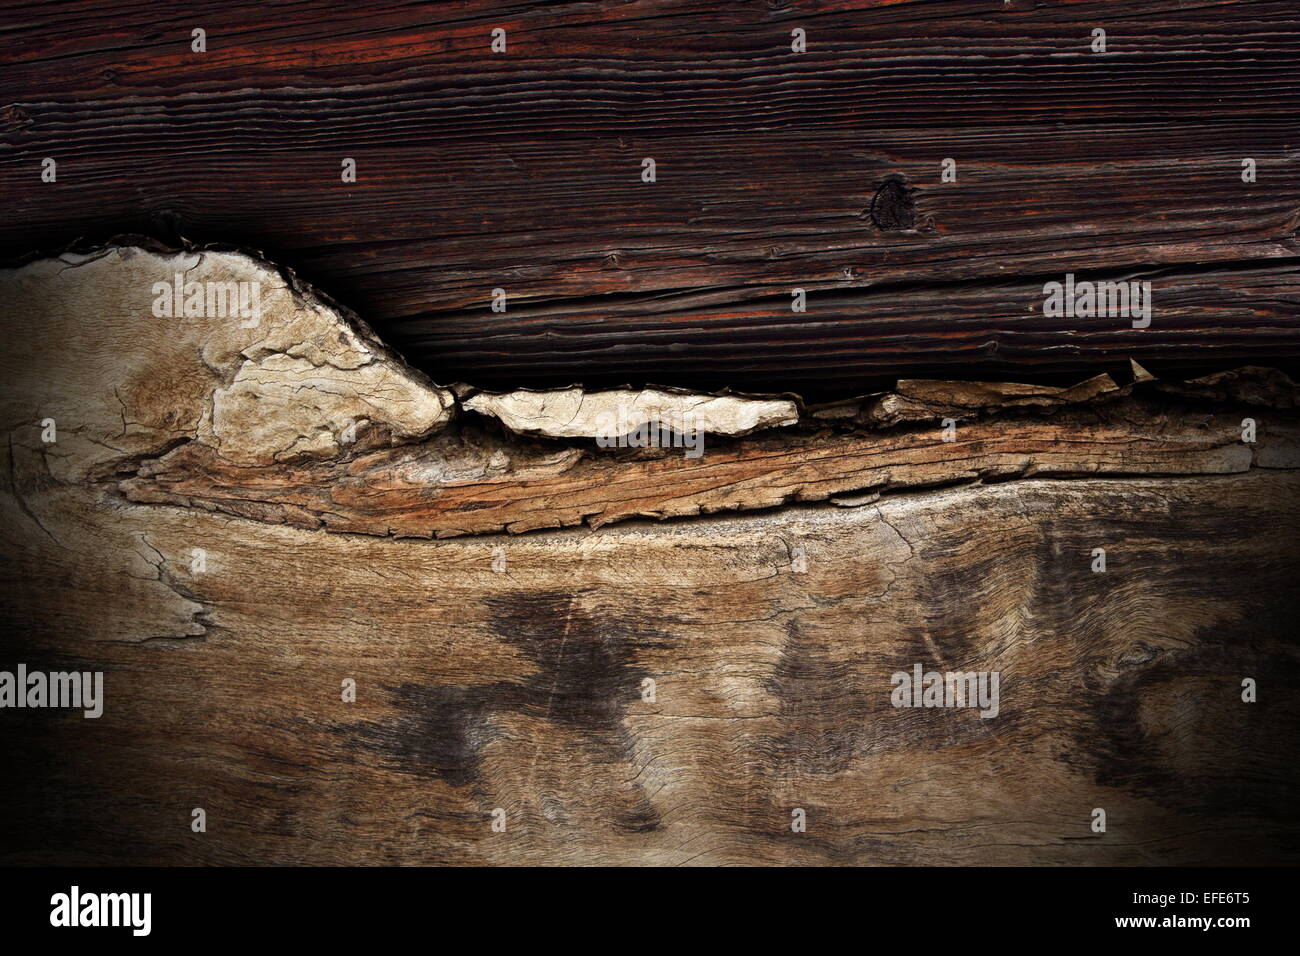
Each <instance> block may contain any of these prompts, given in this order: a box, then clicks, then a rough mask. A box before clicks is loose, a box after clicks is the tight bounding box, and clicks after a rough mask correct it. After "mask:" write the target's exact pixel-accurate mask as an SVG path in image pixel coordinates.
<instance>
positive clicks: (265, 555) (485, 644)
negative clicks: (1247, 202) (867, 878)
mask: <svg viewBox="0 0 1300 956" xmlns="http://www.w3.org/2000/svg"><path fill="white" fill-rule="evenodd" d="M186 261H187V262H190V261H191V259H187V260H186ZM173 264H174V259H173V257H172V256H171V255H169V254H163V253H159V252H155V251H149V250H144V249H136V250H110V251H106V252H105V253H104V254H103V255H98V256H92V257H89V258H85V259H76V260H67V261H63V262H42V263H35V264H33V265H30V266H28V267H26V268H24V269H22V270H20V271H18V272H10V273H6V274H3V275H0V291H2V292H3V296H4V301H5V302H6V303H7V304H8V306H9V308H10V309H11V310H12V312H11V314H15V315H21V316H23V317H24V322H23V323H22V324H21V325H14V324H13V323H12V322H11V324H10V327H9V328H10V332H11V342H12V343H13V345H14V348H12V349H10V350H7V351H6V352H5V353H4V354H3V356H2V357H0V370H2V371H3V379H2V383H3V384H0V414H2V415H3V419H2V420H3V424H4V426H5V428H6V431H7V433H8V435H9V440H8V442H7V443H5V445H4V446H3V448H0V452H2V453H3V454H4V456H5V462H4V467H3V468H0V487H2V488H3V494H2V495H0V554H2V555H3V557H0V591H2V593H3V594H4V595H5V606H4V614H3V616H0V625H2V626H3V645H2V646H3V647H4V649H5V654H6V656H7V657H11V658H14V659H19V658H21V659H26V660H50V661H58V662H60V663H61V664H62V665H64V666H74V665H76V666H83V667H86V668H98V669H103V670H105V671H106V672H107V679H106V686H107V688H108V701H107V706H106V709H105V715H104V717H103V718H101V719H100V720H98V721H80V720H77V721H74V720H68V719H65V718H62V717H59V716H58V715H51V714H49V713H48V712H32V711H25V712H21V713H15V712H9V713H6V714H4V715H3V717H4V720H5V722H6V723H5V726H4V730H5V732H6V743H7V744H10V745H11V746H12V753H13V754H14V756H15V759H16V760H18V761H19V763H20V764H22V765H23V766H25V767H27V768H28V769H29V771H33V770H34V771H38V772H28V773H26V774H22V775H18V776H16V777H14V778H13V779H11V780H10V781H9V782H8V783H7V785H6V786H5V787H4V788H0V816H2V817H3V818H4V819H22V820H24V821H27V825H26V826H25V827H24V828H22V830H21V831H20V832H17V833H12V834H10V837H11V839H10V840H9V842H8V843H7V844H6V846H5V848H4V850H3V859H4V860H5V861H6V862H32V861H37V860H39V861H42V862H65V863H72V862H80V863H84V862H95V863H101V862H102V863H110V862H155V863H265V862H303V863H308V862H310V863H338V862H356V863H412V862H429V863H498V864H511V863H514V864H520V863H601V862H603V863H652V864H675V865H683V864H700V863H810V864H817V863H830V864H845V863H856V864H891V863H911V864H917V863H1003V864H1019V863H1025V864H1031V863H1032V864H1059V863H1106V864H1121V865H1131V864H1144V863H1172V864H1179V863H1207V862H1209V863H1224V862H1289V863H1294V862H1296V861H1297V860H1300V818H1297V815H1296V809H1295V807H1296V803H1295V800H1294V796H1295V792H1296V774H1295V769H1294V762H1293V761H1292V759H1291V757H1290V755H1291V752H1292V749H1293V744H1294V740H1295V738H1296V731H1297V730H1298V729H1300V702H1298V701H1297V699H1296V697H1295V695H1294V694H1290V693H1288V692H1287V691H1286V687H1287V686H1289V685H1288V681H1290V680H1291V679H1292V678H1293V677H1294V675H1295V674H1296V673H1297V672H1300V660H1298V657H1297V647H1296V639H1295V628H1294V622H1295V620H1296V616H1297V612H1300V606H1298V604H1297V598H1296V593H1297V592H1296V590H1295V588H1294V582H1295V580H1296V578H1297V575H1298V574H1300V553H1298V551H1297V548H1296V545H1295V542H1296V541H1297V540H1298V539H1300V497H1298V496H1297V492H1300V467H1298V466H1300V460H1298V459H1297V452H1296V448H1297V426H1298V425H1300V422H1298V421H1297V412H1296V400H1295V399H1296V395H1295V390H1294V386H1293V385H1292V384H1291V383H1290V381H1289V380H1288V379H1286V378H1285V377H1281V376H1277V375H1273V374H1270V373H1268V372H1265V371H1259V370H1255V371H1249V370H1248V371H1244V372H1234V373H1228V374H1222V375H1218V376H1214V377H1212V378H1209V379H1206V380H1204V381H1200V382H1196V383H1191V384H1182V383H1176V382H1166V381H1164V380H1155V381H1152V380H1149V376H1136V378H1137V379H1141V381H1135V382H1134V383H1129V384H1119V383H1116V382H1115V381H1113V380H1108V381H1102V380H1093V381H1092V382H1089V383H1084V384H1082V385H1080V386H1078V387H1077V388H1076V389H1073V390H1069V391H1061V390H1052V389H1046V390H1045V389H1042V388H1039V387H1036V386H1035V387H1029V388H1025V387H1019V386H1015V385H1007V386H998V385H987V384H985V385H979V386H973V385H969V384H962V383H944V382H930V383H916V382H913V383H900V385H899V387H898V389H897V390H896V391H891V392H890V393H888V394H879V395H869V396H864V397H862V398H860V399H855V400H853V401H845V402H840V403H836V404H835V405H834V406H818V407H812V408H801V409H800V410H799V411H800V415H799V421H798V422H796V423H794V424H790V425H782V426H780V427H775V428H771V429H764V430H760V431H757V432H755V433H753V434H750V435H746V436H741V437H734V438H722V437H718V438H717V440H716V442H711V443H710V444H709V445H708V446H707V448H706V453H705V455H704V456H703V457H702V458H701V459H699V460H698V461H694V462H692V461H688V460H685V459H683V457H682V456H681V454H680V451H673V450H664V449H661V450H632V449H628V450H616V449H600V448H599V447H597V446H596V445H595V443H594V442H591V441H589V440H584V439H570V438H564V439H549V438H539V437H532V438H530V437H524V436H520V435H517V434H515V433H514V432H513V431H512V430H510V429H507V428H505V427H504V426H503V425H502V424H501V423H499V422H497V421H496V420H494V419H491V418H487V417H484V416H481V415H477V414H476V413H473V412H469V411H467V410H466V409H465V408H464V399H463V398H460V397H458V396H471V395H472V394H473V390H472V389H466V388H463V387H460V386H457V387H449V388H446V389H442V388H439V387H437V386H434V385H432V384H431V383H429V382H428V381H427V380H425V379H423V377H422V376H419V375H418V374H416V373H413V372H411V371H410V370H409V369H407V368H406V367H405V366H404V365H403V364H402V363H401V362H400V360H399V359H397V357H396V356H394V355H392V354H391V353H389V352H388V351H387V350H385V349H383V347H382V345H380V344H379V343H378V342H376V341H374V340H373V339H372V338H370V337H369V336H368V334H367V333H366V332H365V330H364V328H363V327H361V326H360V325H359V324H357V322H356V321H355V320H354V319H353V318H352V317H351V316H349V315H347V314H346V313H344V312H342V311H341V310H338V309H336V308H334V307H333V306H331V305H330V304H329V303H328V302H327V301H325V300H323V299H321V298H320V297H318V296H316V295H315V294H314V293H312V292H311V290H310V289H307V288H305V287H301V286H295V285H293V284H292V283H291V282H290V280H288V279H286V278H284V277H283V276H282V275H281V273H280V272H279V271H278V270H274V269H271V268H270V267H267V266H265V264H262V263H258V262H255V261H254V260H251V259H248V258H246V257H242V256H237V255H232V254H216V253H208V254H206V255H204V256H203V257H201V261H194V262H193V263H192V269H193V270H204V269H207V270H212V271H211V273H210V274H211V275H213V276H219V277H223V278H230V277H232V276H233V277H236V278H237V277H239V276H240V275H252V274H254V271H255V270H256V274H257V275H261V276H263V277H264V278H265V280H266V281H267V282H268V283H270V286H269V287H268V288H266V289H264V291H263V295H264V297H265V301H267V302H269V303H271V307H269V308H268V309H267V310H266V314H265V315H264V317H263V323H262V326H261V327H259V328H258V329H252V330H248V329H241V330H238V331H236V330H234V329H231V328H230V327H229V326H230V324H229V323H225V324H222V323H205V322H198V323H195V324H193V325H188V326H187V325H186V324H185V323H186V322H188V321H189V320H166V321H160V320H159V319H157V318H156V317H154V316H152V315H151V314H150V311H149V302H150V301H151V297H150V296H149V288H150V283H151V282H152V281H153V280H154V278H155V275H156V274H157V273H159V272H165V271H166V270H170V269H172V268H173ZM232 270H234V271H232ZM240 270H248V271H247V272H246V273H245V272H243V271H240ZM194 274H195V275H200V274H203V275H207V274H209V273H203V272H199V271H195V272H194ZM303 362H306V365H303V364H302V363H303ZM241 382H242V383H246V387H247V391H245V392H241V391H239V390H238V389H237V388H236V389H235V392H234V394H235V395H243V396H245V397H246V398H247V400H246V401H245V400H244V399H242V398H241V399H240V400H239V401H229V400H228V399H229V397H230V396H231V390H232V388H235V386H236V385H237V383H241ZM254 394H256V395H258V396H259V398H257V399H256V400H254V399H253V398H251V396H252V395H254ZM222 403H226V404H225V405H224V411H220V412H218V409H219V408H221V406H222ZM254 409H257V410H256V411H255V410H254ZM46 417H53V418H55V419H56V420H57V424H58V440H57V442H55V443H53V444H47V443H45V442H43V441H42V440H41V431H42V428H41V424H40V423H41V421H42V420H43V419H44V418H46ZM946 418H951V419H955V420H956V440H954V441H944V440H943V420H944V419H946ZM1245 418H1251V419H1253V420H1254V421H1255V422H1256V424H1257V427H1258V435H1257V438H1258V440H1257V441H1256V442H1255V443H1246V442H1243V441H1242V432H1241V429H1242V424H1243V419H1245ZM352 425H356V427H355V428H354V429H352V433H351V434H350V435H348V434H345V433H347V432H348V429H349V426H352ZM877 496H878V497H877ZM833 503H838V504H839V505H842V506H843V507H835V506H833ZM706 512H717V513H716V514H712V515H708V516H705V515H704V513H706ZM644 515H654V516H656V517H662V516H672V517H674V518H677V519H680V520H668V521H637V520H626V521H624V522H623V523H622V524H618V525H614V526H612V527H603V526H602V525H606V524H608V523H609V522H612V521H615V520H618V519H632V518H635V517H636V516H644ZM577 522H586V524H587V525H588V526H587V527H581V528H578V527H573V528H569V529H567V530H542V529H556V528H558V527H559V526H561V525H566V524H575V523H577ZM501 529H508V530H513V531H522V530H527V529H538V530H534V531H532V533H528V534H517V535H507V534H502V533H499V532H500V531H501ZM356 531H364V532H367V533H364V534H357V533H340V532H356ZM407 534H410V535H413V536H425V537H426V540H421V539H420V538H419V537H410V538H406V537H394V536H395V535H407ZM446 534H459V535H462V537H459V538H457V539H455V540H427V536H429V535H446ZM1096 548H1104V549H1105V550H1106V552H1107V555H1108V570H1107V572H1106V573H1104V574H1097V573H1094V571H1093V570H1092V567H1091V565H1092V561H1093V552H1094V549H1096ZM195 549H202V551H203V552H204V554H205V555H206V565H205V568H204V570H202V571H201V572H200V571H195V570H194V565H193V552H194V550H195ZM914 663H921V664H923V665H924V666H925V667H927V668H929V667H933V668H935V669H938V670H947V669H962V670H997V671H999V672H1000V673H1001V674H1002V675H1003V690H1002V704H1001V713H1000V716H999V717H998V718H997V719H995V720H982V719H980V718H979V717H978V715H976V714H975V713H973V712H969V711H965V712H954V711H944V710H909V709H896V708H894V707H892V706H891V704H890V691H891V689H892V688H891V684H890V675H891V674H892V673H893V672H895V671H898V670H903V669H906V668H909V667H911V666H912V664H914ZM1243 677H1254V678H1256V679H1258V680H1259V682H1260V687H1261V695H1260V700H1259V702H1258V703H1257V704H1254V705H1246V704H1243V703H1242V702H1241V699H1240V689H1241V680H1242V678H1243ZM347 678H350V679H353V680H355V681H356V682H357V687H358V697H357V701H356V702H355V703H344V702H342V701H341V700H340V684H341V682H342V681H343V680H344V679H347ZM647 680H652V681H654V688H655V693H654V695H653V699H647V698H646V697H645V689H646V683H645V682H646V681H647ZM51 794H57V795H58V796H57V799H51ZM194 806H203V807H205V808H206V810H207V812H208V820H209V831H208V833H206V834H204V835H202V836H200V835H196V834H193V833H191V831H190V829H189V821H190V816H189V814H190V810H191V808H192V807H194ZM1095 807H1104V808H1106V810H1107V815H1108V830H1107V832H1106V833H1105V834H1098V833H1094V832H1092V831H1091V829H1090V826H1089V824H1090V821H1091V816H1090V814H1091V811H1092V810H1093V808H1095ZM497 808H501V809H502V810H504V811H505V818H506V820H507V829H506V832H504V833H498V832H494V831H493V830H492V828H491V824H492V813H493V811H494V810H496V809H497ZM796 808H800V809H803V810H805V811H806V814H807V819H808V830H807V832H806V833H794V832H792V831H791V827H790V822H791V812H792V810H794V809H796ZM72 834H75V839H74V838H72Z"/></svg>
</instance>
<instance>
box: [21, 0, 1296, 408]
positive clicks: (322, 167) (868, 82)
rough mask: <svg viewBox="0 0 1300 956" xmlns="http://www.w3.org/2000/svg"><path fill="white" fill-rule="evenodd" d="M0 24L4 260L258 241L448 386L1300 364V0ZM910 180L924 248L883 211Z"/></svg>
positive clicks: (169, 17)
mask: <svg viewBox="0 0 1300 956" xmlns="http://www.w3.org/2000/svg"><path fill="white" fill-rule="evenodd" d="M0 11H2V12H3V15H4V19H5V22H6V25H7V30H6V31H5V33H4V40H3V43H4V53H5V58H6V68H5V70H4V71H3V72H2V73H0V107H2V108H3V113H2V114H0V150H2V151H0V189H2V190H3V194H4V199H5V207H6V212H7V213H8V215H7V216H6V218H5V221H4V223H3V225H2V226H0V252H3V254H5V255H9V256H19V255H22V254H24V253H26V252H29V251H31V250H32V249H33V248H49V247H51V246H57V245H61V244H63V243H66V242H68V241H70V240H73V239H75V238H77V237H79V236H89V237H91V238H104V237H106V236H107V235H109V234H111V233H116V232H120V231H123V230H133V231H137V232H141V233H149V234H154V235H157V236H161V237H163V238H167V239H174V238H175V237H176V236H177V235H178V234H185V235H187V236H189V237H191V238H193V239H198V240H212V239H220V240H227V241H233V242H239V243H243V244H246V245H250V246H253V247H256V248H263V249H266V250H268V251H269V252H270V253H272V254H273V257H274V258H275V259H276V260H277V261H280V262H282V263H284V264H286V265H291V266H293V267H294V268H296V269H297V270H298V271H299V272H300V273H301V274H303V275H304V276H306V277H308V278H309V279H312V280H313V281H314V282H315V283H316V284H317V285H319V286H321V287H322V288H325V289H327V290H329V291H331V292H332V293H333V294H334V295H335V296H336V297H338V298H340V299H341V300H343V301H344V302H346V303H347V304H348V305H350V306H352V307H353V308H355V309H357V310H358V311H359V312H361V313H362V314H364V315H366V316H367V318H368V320H369V321H371V322H372V324H374V325H375V327H376V328H377V329H378V330H379V331H380V333H381V334H382V335H383V336H384V338H385V340H386V341H388V342H389V343H390V344H391V345H392V346H394V347H395V348H397V349H399V350H400V351H401V352H403V354H405V355H406V356H407V357H408V358H410V359H411V360H412V361H413V362H414V363H415V364H417V365H418V366H419V367H421V368H422V369H424V370H425V371H427V372H429V373H430V374H431V375H432V376H433V377H434V379H435V380H437V381H440V382H451V381H469V382H473V383H475V384H476V385H478V386H480V387H492V388H498V389H506V388H515V387H519V386H555V385H566V384H569V383H571V382H574V381H580V382H583V383H585V384H586V385H588V386H597V385H599V386H606V385H617V384H622V383H624V382H630V383H632V384H636V385H642V384H645V383H658V384H666V385H675V386H684V387H688V388H696V389H700V388H705V389H712V388H718V387H722V386H730V387H733V388H740V389H750V390H762V391H781V390H785V389H794V390H797V391H801V392H802V393H804V394H806V395H815V394H819V393H829V392H831V391H836V392H838V393H839V394H844V393H845V392H846V391H848V390H851V389H853V388H860V387H864V386H865V385H866V384H868V383H870V384H877V383H879V382H880V381H881V380H883V379H885V378H889V377H892V376H895V375H898V374H908V375H916V374H934V373H936V372H938V373H942V374H944V375H951V374H953V372H954V369H955V368H958V367H959V368H960V369H961V374H963V375H969V374H982V375H984V376H985V377H988V376H994V375H1007V374H1008V373H1013V372H1014V373H1019V375H1020V376H1021V377H1023V375H1024V374H1027V373H1035V374H1044V375H1046V374H1052V375H1059V374H1064V373H1067V372H1069V373H1071V374H1073V373H1075V372H1077V371H1081V370H1084V369H1087V368H1089V367H1095V366H1101V367H1107V368H1110V367H1122V366H1123V364H1124V363H1125V362H1126V360H1127V359H1128V358H1129V357H1136V358H1138V359H1139V360H1140V361H1143V362H1144V363H1146V364H1148V365H1150V366H1151V367H1153V368H1155V369H1156V370H1158V371H1169V372H1172V371H1177V370H1182V369H1190V368H1203V367H1222V366H1223V364H1224V363H1229V364H1240V363H1241V362H1243V361H1254V362H1257V363H1259V362H1264V361H1267V362H1271V363H1277V362H1281V361H1290V362H1294V361H1295V360H1297V359H1300V347H1298V343H1300V334H1297V333H1298V329H1297V321H1296V312H1297V310H1296V303H1297V284H1296V276H1297V273H1296V258H1297V257H1296V225H1297V214H1298V212H1300V207H1298V206H1297V203H1296V196H1297V186H1298V185H1300V178H1298V177H1300V173H1298V172H1297V152H1296V149H1297V138H1296V132H1297V115H1296V109H1295V103H1296V102H1297V94H1298V93H1300V70H1297V67H1296V63H1297V54H1298V53H1300V16H1297V13H1296V10H1295V7H1294V5H1293V4H1290V3H1285V2H1256V0H1251V2H1240V3H1235V2H1228V3H1214V4H1194V5H1192V4H1185V3H1179V2H1170V0H1144V2H1140V3H1105V2H1079V3H1069V4H1041V5H1039V4H1035V5H1029V4H1027V3H1024V2H1022V0H1015V2H1013V3H1010V4H1006V3H1003V2H1001V0H989V2H979V3H969V2H962V3H955V2H954V3H943V2H940V3H920V2H902V3H839V4H816V5H813V4H801V3H783V2H769V3H738V4H728V5H726V6H725V8H723V9H718V7H717V5H716V4H703V3H691V2H673V3H665V2H635V3H617V4H615V3H597V4H588V3H581V4H578V3H562V4H545V5H543V4H522V5H516V6H514V7H511V8H508V9H504V10H503V9H502V8H500V7H497V6H494V5H491V4H486V3H460V4H445V5H431V6H421V5H411V6H405V7H402V8H400V9H398V10H394V11H376V10H372V9H368V8H366V9H363V8H360V7H346V6H341V5H337V4H330V3H324V2H303V3H290V4H282V5H277V6H275V7H274V8H270V7H267V6H265V5H261V4H249V3H224V4H220V5H216V4H213V5H199V6H198V7H197V8H196V7H194V6H193V5H189V4H185V5H182V4H179V3H176V4H169V3H163V4H155V3H150V4H145V3H125V4H123V3H111V4H110V3H107V2H83V3H76V4H66V5H56V6H54V7H51V6H49V5H46V4H40V5H32V4H22V3H13V2H6V3H5V4H4V5H2V6H0ZM195 26H202V27H203V28H204V29H206V30H207V31H208V36H209V43H208V50H207V52H206V53H202V54H197V53H192V52H191V51H190V47H189V42H190V41H189V37H190V30H191V29H192V28H194V27H195ZM494 26H501V27H503V28H505V29H506V30H507V34H508V38H509V39H508V50H507V53H505V54H499V55H494V54H492V53H491V52H490V50H489V42H490V39H489V31H490V30H491V29H492V28H493V27H494ZM796 26H801V27H803V28H805V29H806V30H807V31H808V40H809V45H808V52H807V53H804V54H794V53H792V52H791V51H790V31H791V29H793V28H794V27H796ZM1098 26H1101V27H1103V28H1104V29H1106V30H1107V36H1108V47H1107V52H1106V53H1105V54H1094V53H1092V52H1091V51H1090V50H1089V46H1088V44H1089V40H1090V35H1091V31H1092V29H1093V28H1094V27H1098ZM45 156H54V157H56V158H57V159H58V161H59V164H60V165H59V171H60V172H59V180H58V182H56V183H53V184H43V183H41V182H40V179H39V173H40V161H41V159H42V158H43V157H45ZM345 156H347V157H352V158H355V159H356V160H357V163H358V170H359V178H358V181H357V182H356V183H355V184H344V183H342V182H340V178H339V172H340V162H341V159H342V158H343V157H345ZM647 156H651V157H654V158H655V160H656V162H657V164H658V181H657V182H655V183H653V184H646V183H643V182H641V179H640V172H641V160H642V159H643V158H644V157H647ZM948 157H951V158H953V159H955V160H956V161H957V164H958V180H957V182H955V183H942V182H940V163H941V161H942V160H943V159H945V158H948ZM1244 157H1250V158H1253V159H1255V160H1256V162H1257V164H1258V180H1257V181H1256V182H1255V183H1251V184H1246V183H1243V182H1242V181H1241V176H1240V173H1241V160H1242V159H1243V158H1244ZM891 177H902V179H903V180H904V181H905V182H906V183H907V184H908V187H909V189H910V190H912V191H911V194H910V195H911V201H912V203H913V204H914V211H913V213H912V214H911V215H912V216H913V218H914V221H913V225H912V227H911V228H884V229H882V228H879V227H878V226H877V224H876V223H875V222H873V220H872V217H871V216H870V213H869V210H870V208H871V205H872V200H873V196H874V195H875V194H876V191H877V189H878V188H880V186H881V185H882V184H883V183H885V182H886V181H887V180H888V179H890V178H891ZM1067 271H1070V272H1076V273H1078V274H1080V275H1100V276H1110V277H1118V276H1134V277H1145V278H1149V279H1150V280H1151V281H1152V282H1153V285H1154V289H1155V297H1156V315H1155V318H1154V321H1153V324H1152V327H1151V328H1149V329H1144V330H1135V329H1131V328H1128V327H1127V323H1124V322H1116V321H1115V320H1113V319H1103V320H1092V321H1083V322H1080V321H1071V320H1047V319H1045V318H1044V317H1043V316H1042V315H1041V314H1039V313H1038V312H1037V311H1036V308H1037V306H1038V305H1040V304H1041V298H1042V296H1041V287H1042V284H1043V282H1044V281H1046V280H1048V279H1053V278H1060V276H1061V275H1063V274H1064V273H1065V272H1067ZM795 286H798V287H801V288H804V289H806V290H807V291H808V293H809V311H808V312H807V313H803V314H793V313H791V312H790V309H789V292H790V289H791V288H792V287H795ZM497 287H500V288H504V289H506V290H507V292H508V293H509V295H510V300H509V302H510V306H509V310H508V311H507V312H506V313H504V314H501V313H493V312H491V311H490V310H489V307H488V304H489V299H490V296H491V290H492V289H493V288H497ZM1076 377H1077V376H1076Z"/></svg>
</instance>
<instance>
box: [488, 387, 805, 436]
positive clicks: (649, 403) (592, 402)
mask: <svg viewBox="0 0 1300 956" xmlns="http://www.w3.org/2000/svg"><path fill="white" fill-rule="evenodd" d="M465 407H466V408H467V409H469V410H470V411H474V412H480V413H482V414H485V415H492V416H494V417H496V418H499V419H501V421H502V423H504V424H505V426H506V427H507V428H509V429H510V430H511V431H514V432H517V433H519V434H521V435H544V436H546V437H548V438H616V437H618V436H621V435H623V434H626V433H627V432H628V431H630V430H634V429H637V428H639V427H642V426H645V425H648V424H653V425H655V426H658V425H660V424H661V423H662V424H664V425H667V426H675V427H679V428H683V429H689V430H692V431H701V432H706V433H708V434H711V435H747V434H749V433H750V432H752V431H757V430H758V429H760V428H775V427H780V426H783V425H793V424H794V423H795V422H797V421H798V420H799V408H798V406H797V405H796V404H795V403H794V402H792V401H790V400H788V399H758V398H743V397H740V396H736V395H699V394H693V393H690V392H683V391H680V390H676V391H664V390H662V389H651V388H647V389H640V390H632V389H610V390H606V391H601V392H587V391H585V390H583V389H581V388H576V387H575V388H566V389H556V390H553V391H528V390H523V391H515V392H509V393H506V394H503V395H492V394H487V393H484V394H479V395H475V396H473V397H472V398H469V399H467V400H466V401H465Z"/></svg>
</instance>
